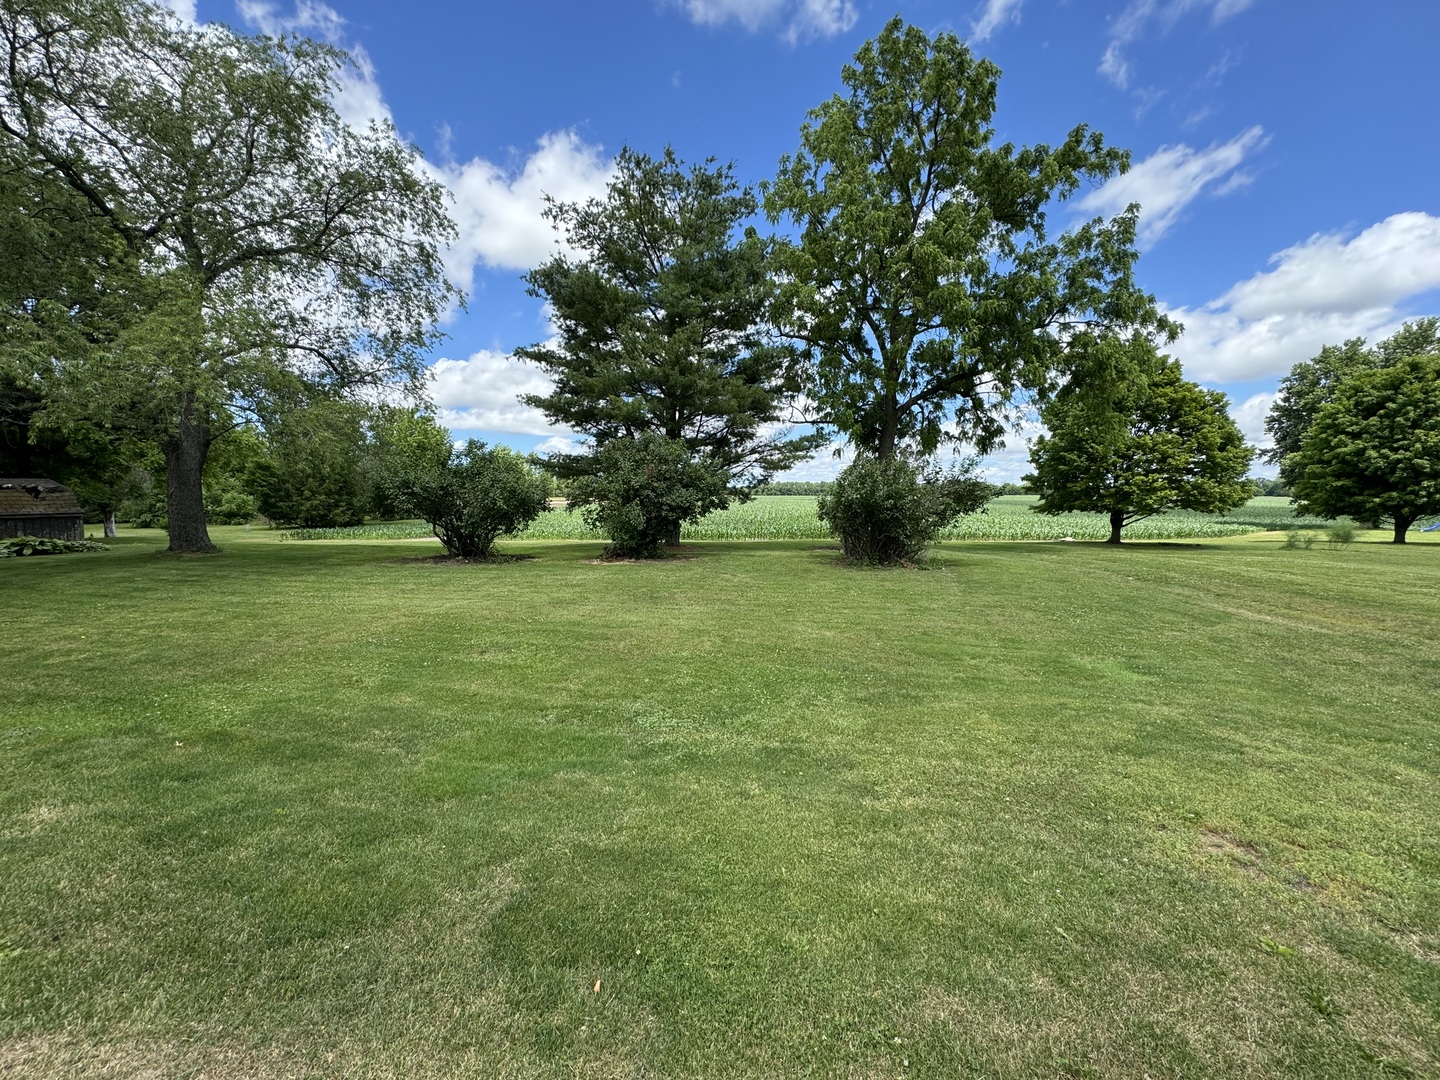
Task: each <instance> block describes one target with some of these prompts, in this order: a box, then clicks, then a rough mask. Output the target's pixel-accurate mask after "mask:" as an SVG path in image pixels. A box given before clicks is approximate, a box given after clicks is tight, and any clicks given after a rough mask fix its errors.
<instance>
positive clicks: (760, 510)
mask: <svg viewBox="0 0 1440 1080" xmlns="http://www.w3.org/2000/svg"><path fill="white" fill-rule="evenodd" d="M815 502H816V500H815V498H814V496H810V495H761V496H758V497H757V498H755V499H753V500H751V501H750V502H748V503H740V504H738V505H736V506H732V507H730V508H729V509H728V510H721V511H717V512H716V513H714V514H711V515H710V516H709V517H707V518H705V519H704V520H702V521H699V522H695V523H693V524H690V525H686V526H685V529H684V533H683V537H684V539H685V540H823V539H826V538H827V537H828V536H829V533H828V532H827V531H826V529H825V526H824V525H822V524H821V523H820V519H819V518H817V517H816V516H815ZM1034 503H1035V499H1034V497H1032V496H1029V495H1002V496H1001V497H1000V498H998V499H996V500H994V501H993V502H991V503H990V505H989V506H988V507H987V508H986V510H985V512H984V513H981V514H971V515H969V516H967V517H964V518H961V519H960V520H959V521H957V522H956V523H955V524H954V525H952V526H951V527H950V528H948V529H946V530H945V532H944V534H943V538H944V539H946V540H1060V539H1063V538H1065V537H1070V538H1071V539H1074V540H1103V539H1105V537H1106V536H1108V535H1109V534H1110V525H1109V522H1108V520H1107V518H1106V517H1105V516H1104V515H1103V514H1059V515H1054V516H1051V515H1044V514H1037V513H1035V512H1034V511H1032V510H1031V509H1030V508H1031V506H1033V505H1034ZM1326 524H1327V523H1326V522H1323V521H1320V520H1319V519H1318V518H1298V517H1296V516H1295V514H1294V512H1293V510H1292V504H1291V502H1290V500H1289V499H1281V498H1271V497H1262V498H1257V499H1251V500H1250V501H1249V502H1248V503H1246V504H1245V505H1244V506H1243V507H1241V508H1240V509H1239V510H1236V511H1234V512H1232V513H1230V514H1220V515H1217V514H1196V513H1192V512H1190V511H1185V510H1179V511H1174V512H1172V513H1169V514H1160V515H1156V516H1155V517H1152V518H1147V519H1146V520H1144V521H1138V522H1136V523H1135V524H1133V525H1129V526H1127V527H1126V529H1125V537H1126V538H1127V539H1133V540H1175V539H1181V538H1187V537H1189V538H1193V537H1222V536H1236V535H1239V534H1242V533H1247V532H1255V531H1259V530H1264V529H1296V528H1309V529H1321V528H1323V527H1324V526H1325V525H1326ZM287 535H289V536H290V537H292V538H294V539H297V540H347V539H348V540H366V539H368V540H406V539H419V538H421V537H426V536H429V535H430V529H429V527H428V526H427V525H425V523H424V522H416V521H406V522H389V523H383V524H375V525H361V526H356V527H355V528H350V529H292V530H290V531H289V532H288V534H287ZM523 538H524V539H530V540H594V539H601V538H602V537H601V534H600V533H598V532H596V531H595V530H593V529H591V528H590V527H589V526H588V525H586V524H585V521H584V519H583V518H582V517H581V515H580V514H579V513H577V512H575V511H567V510H564V509H561V510H552V511H550V512H548V513H546V514H543V515H541V517H540V518H539V520H537V521H536V522H535V523H534V524H533V525H532V526H530V528H529V529H528V530H527V531H526V532H525V534H524V537H523Z"/></svg>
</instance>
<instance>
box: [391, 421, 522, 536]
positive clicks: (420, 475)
mask: <svg viewBox="0 0 1440 1080" xmlns="http://www.w3.org/2000/svg"><path fill="white" fill-rule="evenodd" d="M393 468H394V471H393V472H391V473H390V474H388V475H387V476H386V477H385V478H384V480H383V482H384V483H385V484H386V485H387V488H388V491H389V493H390V495H391V497H392V498H393V499H394V500H395V502H396V504H397V505H399V506H401V507H403V508H404V509H405V510H406V512H408V513H412V514H415V515H416V516H417V517H420V518H423V519H424V520H425V521H426V522H428V523H429V525H430V528H431V530H432V531H433V532H434V533H435V535H436V536H437V537H438V538H439V540H440V542H441V543H442V544H444V545H445V550H446V551H448V552H449V553H450V554H451V555H454V556H455V557H457V558H461V559H488V558H490V557H491V556H492V554H493V548H494V546H495V541H496V540H497V539H499V538H500V537H501V536H509V535H511V534H513V533H517V532H520V531H521V530H522V529H524V528H525V527H526V526H527V525H529V524H530V523H531V522H532V521H534V520H535V519H536V518H537V517H539V516H540V515H541V513H543V512H544V510H545V499H546V496H548V495H549V493H550V481H549V478H548V477H546V476H544V475H543V474H541V473H540V472H538V471H537V470H536V469H535V467H534V466H533V465H531V463H530V461H529V460H528V459H527V458H525V457H524V456H522V455H520V454H517V453H515V451H513V450H510V449H508V448H507V447H504V446H497V447H494V448H493V449H487V448H486V446H485V444H484V443H483V442H480V441H478V440H476V439H471V440H470V441H469V442H468V443H466V444H465V446H464V448H463V449H454V450H451V452H450V453H449V454H448V456H447V457H445V458H444V459H443V460H436V459H434V458H430V459H429V460H427V459H426V458H425V457H424V456H415V457H412V458H409V459H408V460H406V461H403V462H400V463H397V464H395V465H394V466H393Z"/></svg>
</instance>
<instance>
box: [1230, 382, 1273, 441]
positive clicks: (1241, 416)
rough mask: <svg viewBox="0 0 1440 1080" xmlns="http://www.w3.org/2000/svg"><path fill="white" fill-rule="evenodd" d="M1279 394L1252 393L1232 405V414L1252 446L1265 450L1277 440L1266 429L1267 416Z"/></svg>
mask: <svg viewBox="0 0 1440 1080" xmlns="http://www.w3.org/2000/svg"><path fill="white" fill-rule="evenodd" d="M1277 396H1278V395H1276V394H1273V393H1269V394H1251V395H1250V396H1249V397H1248V398H1246V399H1245V400H1244V401H1242V402H1240V403H1239V404H1238V405H1231V406H1230V415H1231V416H1232V417H1233V418H1234V420H1235V423H1236V425H1237V426H1238V427H1239V428H1240V433H1241V434H1242V435H1244V436H1245V441H1246V442H1247V443H1249V444H1250V445H1251V446H1258V447H1259V448H1260V449H1262V450H1265V449H1268V448H1269V447H1271V446H1274V445H1275V440H1274V439H1272V438H1271V437H1270V435H1269V433H1267V432H1266V430H1265V417H1266V416H1267V415H1269V413H1270V406H1271V405H1273V404H1274V403H1275V398H1276V397H1277Z"/></svg>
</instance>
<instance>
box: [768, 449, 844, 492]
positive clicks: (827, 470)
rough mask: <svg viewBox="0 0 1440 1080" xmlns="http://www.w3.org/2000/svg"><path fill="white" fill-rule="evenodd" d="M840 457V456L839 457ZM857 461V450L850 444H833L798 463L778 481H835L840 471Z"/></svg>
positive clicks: (779, 477) (777, 478)
mask: <svg viewBox="0 0 1440 1080" xmlns="http://www.w3.org/2000/svg"><path fill="white" fill-rule="evenodd" d="M837 455H838V456H837ZM854 460H855V449H854V447H852V446H850V445H849V444H848V443H844V442H839V441H836V442H832V443H829V444H827V445H825V446H822V447H820V449H818V450H816V451H815V452H814V453H813V454H811V455H810V456H809V457H808V458H806V459H805V460H804V461H799V462H796V463H795V464H794V465H792V466H790V468H788V469H786V470H785V471H784V472H783V473H779V474H777V475H776V477H775V479H776V480H796V481H804V482H807V483H814V482H817V481H820V480H834V479H835V477H837V476H839V475H840V470H842V469H844V468H845V466H847V465H849V464H850V463H851V462H852V461H854Z"/></svg>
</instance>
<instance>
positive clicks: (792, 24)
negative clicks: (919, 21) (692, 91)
mask: <svg viewBox="0 0 1440 1080" xmlns="http://www.w3.org/2000/svg"><path fill="white" fill-rule="evenodd" d="M676 2H677V3H678V5H679V6H680V7H681V8H683V9H684V10H685V13H686V14H688V15H689V16H690V18H691V20H692V21H693V22H696V23H699V24H700V25H701V26H720V25H723V24H724V23H727V22H738V23H739V24H740V25H741V26H743V27H744V28H745V29H746V30H748V31H750V32H751V33H752V34H753V33H757V32H759V31H761V30H769V29H776V30H778V31H779V32H780V35H781V36H782V37H783V38H784V39H785V40H786V41H788V42H790V43H791V44H792V45H793V44H796V43H797V42H801V41H811V40H813V39H815V38H827V37H834V36H835V35H836V34H843V33H844V32H845V31H846V30H849V29H850V28H851V27H852V26H854V25H855V20H856V19H857V18H859V12H858V11H857V10H856V8H855V4H854V3H853V2H852V0H676Z"/></svg>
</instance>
